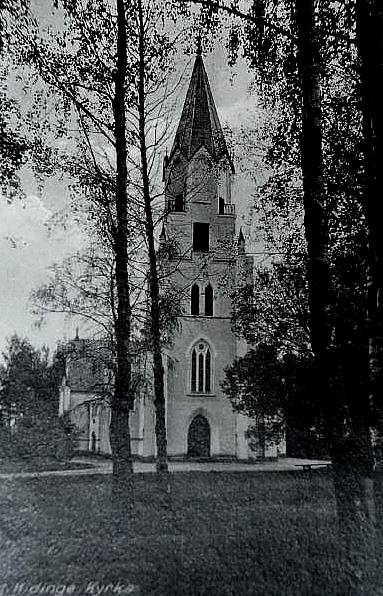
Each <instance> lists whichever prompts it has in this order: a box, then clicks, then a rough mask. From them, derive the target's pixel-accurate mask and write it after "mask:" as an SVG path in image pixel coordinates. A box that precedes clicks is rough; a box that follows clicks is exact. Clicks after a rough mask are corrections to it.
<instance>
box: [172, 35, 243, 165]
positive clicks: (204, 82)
mask: <svg viewBox="0 0 383 596" xmlns="http://www.w3.org/2000/svg"><path fill="white" fill-rule="evenodd" d="M202 146H203V147H205V148H206V149H207V150H208V151H209V153H210V155H211V156H212V157H213V159H215V160H216V161H219V160H220V159H221V158H222V157H224V156H226V157H227V158H228V160H229V162H230V165H231V167H232V168H233V165H232V162H231V159H230V155H229V152H228V150H227V146H226V141H225V138H224V136H223V132H222V128H221V124H220V122H219V119H218V114H217V110H216V107H215V104H214V99H213V96H212V93H211V89H210V84H209V81H208V78H207V74H206V70H205V66H204V63H203V59H202V55H201V45H200V42H199V44H198V48H197V55H196V59H195V62H194V68H193V73H192V76H191V79H190V84H189V89H188V91H187V94H186V99H185V103H184V107H183V110H182V115H181V119H180V122H179V124H178V128H177V132H176V136H175V140H174V144H173V148H172V152H171V155H170V158H172V156H173V154H174V152H175V151H176V149H177V148H178V149H179V150H180V152H181V153H182V154H183V156H184V157H185V158H186V159H187V160H189V159H191V158H192V157H193V155H194V154H195V153H196V152H197V151H198V149H200V148H201V147H202ZM233 169H234V168H233Z"/></svg>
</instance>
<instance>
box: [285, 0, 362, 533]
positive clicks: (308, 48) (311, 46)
mask: <svg viewBox="0 0 383 596" xmlns="http://www.w3.org/2000/svg"><path fill="white" fill-rule="evenodd" d="M296 18H297V26H298V68H299V73H300V80H301V89H302V132H301V159H302V175H303V191H304V209H305V233H306V240H307V251H308V267H307V270H308V273H307V276H308V287H309V308H310V332H311V344H312V349H313V352H314V354H315V358H316V365H317V373H318V383H317V386H318V399H320V401H321V409H322V413H323V417H324V421H325V426H326V432H327V441H328V443H329V448H330V454H331V458H332V462H333V470H334V471H333V474H334V488H335V493H336V501H337V509H338V519H339V524H340V529H341V531H342V532H344V533H346V534H347V535H348V536H350V528H352V529H353V531H354V529H355V527H356V525H358V524H356V521H357V520H359V519H363V517H364V515H362V516H360V514H361V503H365V504H366V508H367V509H369V510H370V512H371V513H372V510H373V507H371V506H370V505H371V502H370V501H371V499H370V495H369V494H367V493H368V492H369V487H370V482H369V481H371V476H370V463H371V459H369V457H370V449H369V445H370V436H369V432H367V431H369V428H368V427H367V426H366V417H365V416H363V417H362V418H360V414H361V410H363V409H364V406H365V403H364V396H363V395H361V396H356V398H355V399H354V400H352V402H351V403H348V397H350V396H347V395H342V393H341V387H340V384H339V375H340V362H341V359H338V357H337V354H336V351H335V350H333V348H332V333H333V323H332V315H331V310H332V308H331V302H332V296H331V286H332V280H331V271H330V265H329V259H328V214H327V205H326V197H325V188H324V183H323V154H322V130H321V119H322V115H321V92H320V75H319V61H320V52H319V44H318V40H317V32H316V24H315V1H314V0H297V1H296ZM340 351H341V350H340ZM358 399H359V400H361V403H359V402H358ZM346 416H349V419H350V421H351V426H352V433H351V437H349V438H347V439H346V438H345V437H344V434H345V425H344V419H345V417H346ZM363 489H365V492H364V493H363V494H362V492H363ZM366 491H367V493H366ZM367 504H368V505H367Z"/></svg>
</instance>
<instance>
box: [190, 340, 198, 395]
mask: <svg viewBox="0 0 383 596" xmlns="http://www.w3.org/2000/svg"><path fill="white" fill-rule="evenodd" d="M191 390H192V391H193V392H194V391H197V352H196V351H195V350H193V352H192V370H191Z"/></svg>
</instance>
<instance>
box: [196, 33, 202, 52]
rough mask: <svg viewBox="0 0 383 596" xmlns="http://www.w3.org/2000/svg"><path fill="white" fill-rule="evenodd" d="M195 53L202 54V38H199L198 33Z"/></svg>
mask: <svg viewBox="0 0 383 596" xmlns="http://www.w3.org/2000/svg"><path fill="white" fill-rule="evenodd" d="M196 55H197V56H202V40H201V34H199V35H198V37H197V51H196Z"/></svg>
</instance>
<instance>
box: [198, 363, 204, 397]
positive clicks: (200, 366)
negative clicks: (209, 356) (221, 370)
mask: <svg viewBox="0 0 383 596" xmlns="http://www.w3.org/2000/svg"><path fill="white" fill-rule="evenodd" d="M203 369H204V355H203V354H200V355H199V356H198V391H200V392H202V391H203V390H204V386H203V385H204V383H203V377H204V374H203V372H204V371H203Z"/></svg>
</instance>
